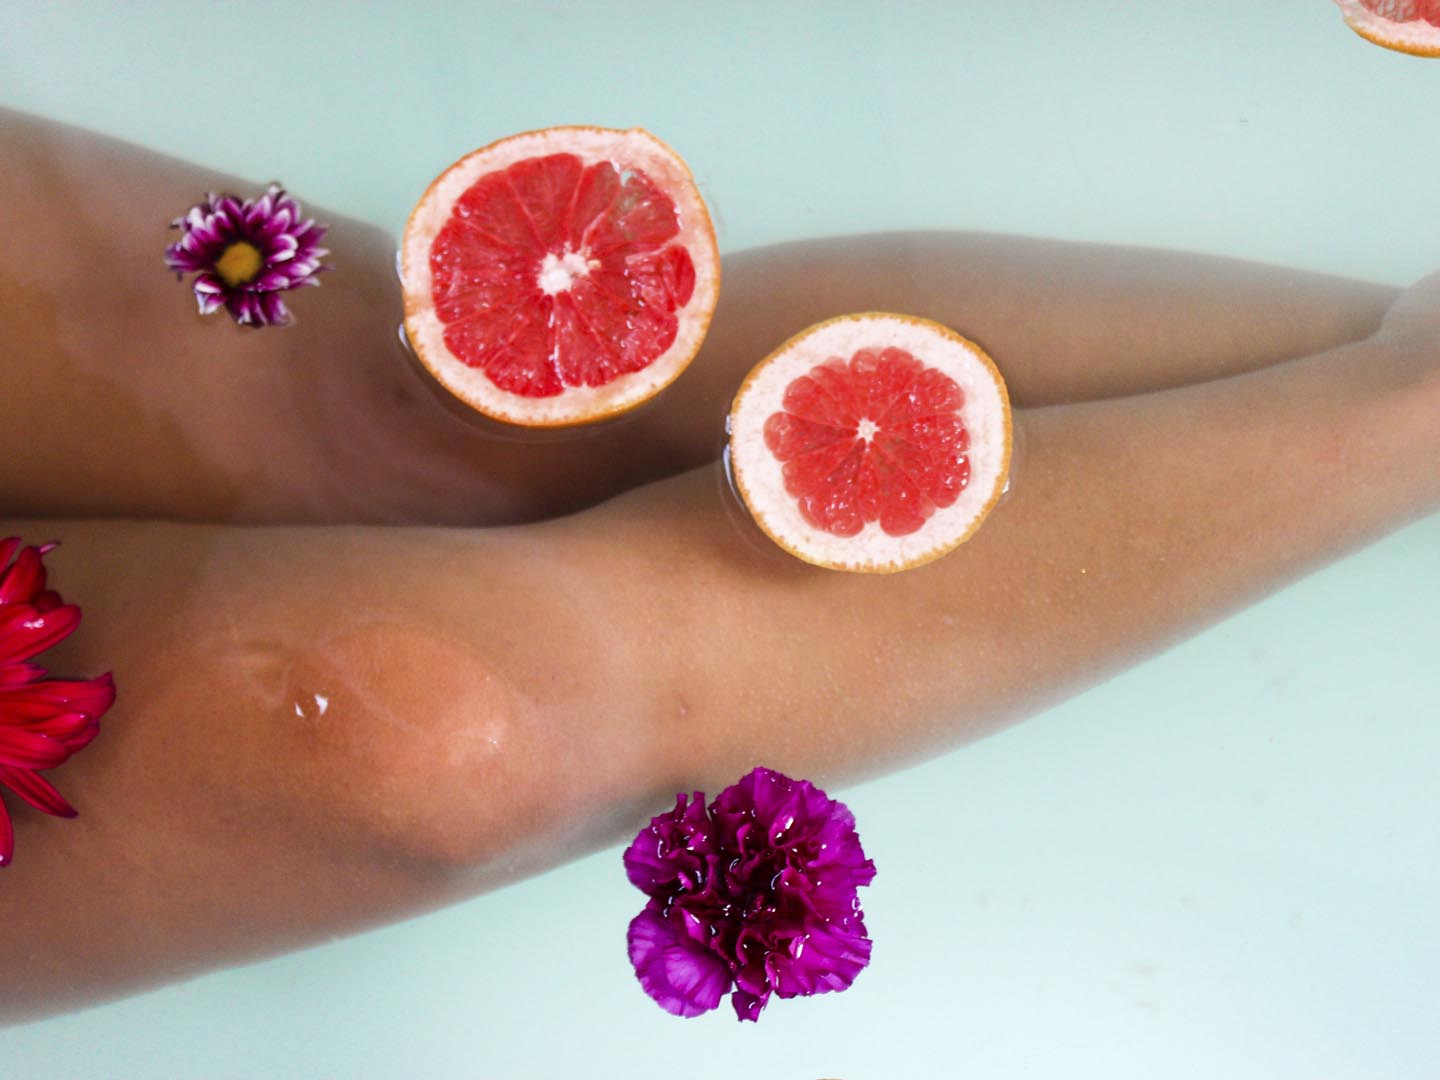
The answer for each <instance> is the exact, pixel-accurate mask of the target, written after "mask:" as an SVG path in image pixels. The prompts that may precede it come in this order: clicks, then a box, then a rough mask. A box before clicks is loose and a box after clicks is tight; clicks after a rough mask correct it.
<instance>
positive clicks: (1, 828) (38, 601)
mask: <svg viewBox="0 0 1440 1080" xmlns="http://www.w3.org/2000/svg"><path fill="white" fill-rule="evenodd" d="M54 546H55V545H54V544H47V545H46V546H44V547H21V546H20V540H19V538H18V537H13V536H12V537H10V538H9V539H8V540H0V787H4V788H9V789H10V790H11V791H13V792H14V793H15V794H16V795H18V796H20V798H22V799H24V800H25V801H26V802H27V803H29V804H30V805H31V806H33V807H35V809H37V810H41V811H43V812H44V813H47V814H54V815H56V816H57V817H74V816H75V809H74V808H73V807H72V806H71V805H70V804H69V803H68V802H66V801H65V799H64V797H62V796H61V794H60V793H59V792H58V791H56V790H55V787H54V785H53V784H51V783H50V781H48V780H46V779H45V778H44V777H43V776H41V775H40V771H41V770H43V769H53V768H55V766H57V765H62V764H64V763H65V761H66V760H67V759H68V758H69V757H70V755H71V754H73V753H75V752H76V751H78V750H82V749H84V748H85V747H86V746H87V745H89V743H90V740H91V739H93V738H94V737H95V735H96V733H97V732H98V731H99V730H100V717H101V716H102V715H103V714H104V712H105V710H106V709H108V708H110V705H111V703H112V702H113V701H114V700H115V685H114V682H113V681H112V680H111V678H110V676H109V675H108V674H107V675H101V676H99V677H98V678H95V679H82V680H74V679H50V678H47V677H46V671H45V669H44V668H42V667H40V666H39V665H37V664H34V663H32V662H31V661H32V658H33V657H35V656H37V655H38V654H40V653H42V652H44V651H45V650H46V649H48V648H50V647H51V646H52V645H56V644H58V643H59V642H61V641H63V640H65V638H67V637H69V636H70V634H71V633H72V632H73V631H74V629H75V627H77V626H78V625H80V609H79V608H78V607H76V606H75V605H74V604H67V603H65V602H64V601H63V600H61V599H60V597H59V595H58V594H57V593H55V592H54V590H51V589H47V588H46V587H45V566H44V563H43V562H42V561H41V560H42V557H43V556H44V555H45V554H46V552H48V551H49V550H50V549H51V548H53V547H54ZM17 552H18V554H17ZM12 560H13V561H12ZM14 852H15V833H14V829H13V827H12V826H11V823H10V814H9V811H8V810H6V808H5V803H4V800H3V799H0V866H5V865H8V864H9V862H10V858H11V856H12V855H13V854H14Z"/></svg>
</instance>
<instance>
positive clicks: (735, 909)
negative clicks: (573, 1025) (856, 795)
mask: <svg viewBox="0 0 1440 1080" xmlns="http://www.w3.org/2000/svg"><path fill="white" fill-rule="evenodd" d="M625 872H626V874H627V876H628V877H629V878H630V881H631V883H632V884H633V885H635V887H636V888H638V889H640V890H641V891H642V892H644V893H646V894H647V895H648V896H649V897H650V898H651V899H650V902H649V903H648V904H647V905H646V907H645V910H644V911H642V912H641V913H640V914H639V915H638V916H636V918H635V919H634V920H633V921H632V922H631V924H630V933H629V947H630V962H631V963H632V964H633V965H634V967H635V974H636V976H637V977H638V978H639V980H640V985H641V986H642V987H643V988H644V990H645V992H646V993H647V994H649V995H650V996H651V997H652V998H654V999H655V1001H656V1002H657V1003H659V1005H660V1006H661V1007H662V1008H664V1009H665V1010H666V1011H667V1012H671V1013H674V1014H675V1015H677V1016H698V1015H700V1014H701V1013H704V1012H708V1011H710V1010H711V1009H714V1008H716V1007H717V1006H718V1005H719V1002H720V998H721V997H722V996H723V995H724V994H725V993H726V992H727V991H729V992H731V996H730V1001H731V1004H732V1005H733V1006H734V1008H735V1014H736V1016H737V1017H739V1018H740V1019H741V1020H754V1019H756V1018H757V1017H758V1016H759V1015H760V1012H761V1010H762V1009H764V1007H765V1005H766V1003H767V1002H768V1001H769V999H770V996H771V995H772V994H775V995H778V996H779V997H782V998H789V997H801V996H808V995H811V994H823V993H828V992H830V991H835V990H844V989H846V988H847V987H848V986H850V984H851V983H852V982H854V980H855V977H856V976H857V975H859V973H860V972H861V971H862V970H863V969H864V968H865V966H866V964H868V963H869V962H870V948H871V942H870V939H869V937H868V936H867V935H866V931H865V922H864V918H863V914H862V912H861V908H860V900H859V896H858V894H857V892H856V890H857V889H858V888H860V887H861V886H864V885H869V884H870V882H871V881H872V880H873V879H874V877H875V864H874V863H873V862H871V861H870V860H869V859H867V858H866V857H865V852H864V850H863V849H862V848H861V846H860V837H859V835H858V834H857V833H856V831H855V819H854V817H853V816H852V815H851V813H850V811H849V810H848V809H846V807H845V806H844V804H842V803H839V802H836V801H835V800H833V799H831V798H829V797H828V796H826V794H825V793H824V792H823V791H821V790H820V789H819V788H817V787H815V785H813V784H811V783H809V782H808V781H805V780H791V779H790V778H789V777H786V776H782V775H781V774H780V773H777V772H774V771H773V770H770V769H764V768H760V769H755V770H753V771H752V772H751V773H749V774H748V775H747V776H745V777H744V778H743V779H741V780H740V782H739V783H737V784H734V785H732V786H730V787H728V788H726V789H725V790H724V791H722V792H721V793H720V794H719V795H718V796H717V797H716V798H715V800H714V802H712V803H711V804H710V805H709V807H708V808H707V807H706V806H705V797H704V795H703V794H701V793H700V792H695V793H694V794H692V795H690V796H688V797H687V796H685V795H683V794H682V795H679V796H677V797H676V801H675V808H674V809H673V810H671V811H669V812H668V813H665V814H661V815H659V816H658V817H656V818H654V819H652V820H651V822H650V824H649V825H648V826H647V827H646V828H644V829H642V830H641V831H640V833H639V835H638V836H636V837H635V840H634V842H633V843H632V844H631V845H630V847H629V848H628V849H627V850H626V852H625Z"/></svg>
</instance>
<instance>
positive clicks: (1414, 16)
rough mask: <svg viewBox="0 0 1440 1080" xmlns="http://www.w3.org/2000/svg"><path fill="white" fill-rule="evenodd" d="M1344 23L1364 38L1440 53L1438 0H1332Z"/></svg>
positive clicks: (1419, 51) (1407, 50)
mask: <svg viewBox="0 0 1440 1080" xmlns="http://www.w3.org/2000/svg"><path fill="white" fill-rule="evenodd" d="M1335 3H1336V4H1337V5H1338V6H1339V8H1340V11H1341V12H1342V13H1343V14H1344V16H1345V23H1346V25H1347V26H1349V27H1350V29H1351V30H1354V31H1355V33H1357V34H1359V35H1360V36H1361V37H1363V38H1364V39H1365V40H1366V41H1370V42H1373V43H1375V44H1376V45H1381V46H1384V47H1385V48H1387V49H1393V50H1395V51H1396V52H1403V53H1409V54H1410V55H1411V56H1431V57H1440V0H1335Z"/></svg>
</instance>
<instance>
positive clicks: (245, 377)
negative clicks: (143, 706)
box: [0, 111, 1394, 524]
mask: <svg viewBox="0 0 1440 1080" xmlns="http://www.w3.org/2000/svg"><path fill="white" fill-rule="evenodd" d="M0 161H4V163H5V168H4V169H3V170H0V236H4V237H5V243H4V245H3V247H0V357H3V358H4V364H5V386H4V391H5V392H4V393H3V394H0V507H5V508H7V509H8V510H9V511H10V512H12V513H22V514H34V515H63V516H76V515H102V516H108V515H126V516H141V517H169V518H179V519H190V520H210V521H236V522H293V523H304V522H416V523H429V524H483V523H505V522H516V521H524V520H533V519H536V518H542V517H548V516H552V515H555V514H560V513H563V512H566V511H569V510H573V509H576V508H579V507H582V506H586V505H591V504H593V503H596V502H599V501H601V500H603V499H605V498H608V497H609V496H611V495H614V494H616V493H617V492H620V491H624V490H627V489H629V488H631V487H634V486H636V485H638V484H641V483H645V482H648V481H651V480H655V479H658V478H660V477H663V476H667V475H673V474H675V473H678V472H681V471H683V470H685V469H688V468H693V467H695V466H698V465H701V464H704V463H706V462H709V461H713V460H715V458H716V457H717V456H718V451H719V447H720V442H721V433H722V425H723V417H724V414H725V412H726V410H727V409H728V406H729V402H730V398H731V396H732V395H733V393H734V392H735V389H736V388H737V387H738V385H739V383H740V380H741V377H742V376H743V374H744V373H745V372H746V371H748V370H749V368H750V367H751V366H752V365H753V364H754V363H755V362H756V361H757V360H758V359H759V358H760V357H762V356H764V355H765V354H766V353H768V352H769V351H770V350H771V349H773V348H774V347H776V346H777V345H778V344H779V343H780V342H781V341H783V340H784V339H785V338H787V337H788V336H790V335H791V334H793V333H795V332H796V331H798V330H800V329H802V328H803V327H804V326H806V325H807V324H809V323H811V322H814V321H817V320H819V319H821V318H825V317H828V316H831V315H835V314H839V313H843V312H846V311H855V310H865V309H892V310H900V311H904V312H909V313H914V314H919V315H927V316H930V317H932V318H935V319H938V320H940V321H941V322H944V323H947V324H949V325H951V326H954V327H955V328H956V329H958V330H960V331H961V332H962V333H965V334H967V335H968V336H970V337H972V338H974V339H975V340H977V341H978V342H979V343H980V344H982V345H983V346H984V347H985V348H986V349H988V350H989V351H990V352H991V353H992V354H993V355H994V356H995V358H996V360H997V362H998V363H999V364H1000V366H1001V369H1002V370H1003V371H1004V372H1005V373H1006V377H1007V379H1008V381H1009V383H1010V386H1011V389H1012V392H1013V395H1014V398H1015V400H1016V401H1017V403H1019V404H1021V405H1046V404H1053V403H1057V402H1062V401H1079V400H1091V399H1095V398H1103V397H1111V396H1117V395H1126V394H1135V393H1142V392H1146V391H1150V390H1154V389H1159V388H1163V387H1169V386H1176V385H1183V384H1186V383H1192V382H1196V381H1200V380H1204V379H1210V378H1215V377H1218V376H1222V375H1227V374H1233V373H1236V372H1240V371H1244V370H1249V369H1253V368H1258V367H1262V366H1265V365H1268V364H1272V363H1275V362H1276V361H1279V360H1283V359H1286V358H1288V357H1292V356H1299V355H1305V354H1308V353H1312V352H1315V351H1319V350H1321V349H1325V348H1329V347H1331V346H1333V345H1337V344H1341V343H1343V342H1346V341H1350V340H1353V339H1355V338H1358V337H1362V336H1364V335H1365V334H1367V333H1369V332H1370V331H1371V330H1372V329H1373V328H1374V326H1375V325H1376V323H1377V321H1378V319H1379V317H1380V314H1381V313H1382V312H1383V311H1384V309H1385V306H1386V305H1387V304H1388V303H1389V301H1390V299H1392V298H1393V295H1394V290H1389V289H1386V288H1383V287H1379V286H1373V285H1366V284H1361V283H1356V282H1350V281H1343V280H1339V279H1334V278H1326V277H1321V276H1317V275H1312V274H1303V273H1299V272H1295V271H1289V270H1277V269H1273V268H1267V267H1259V266H1252V265H1248V264H1243V263H1238V262H1233V261H1227V260H1221V259H1210V258H1202V257H1195V256H1185V255H1177V254H1170V253H1165V252H1156V251H1143V250H1134V249H1114V248H1103V247H1098V246H1087V245H1072V244H1062V243H1057V242H1052V241H1040V240H1021V239H1017V238H1010V237H989V236H975V235H965V234H939V235H922V234H915V235H901V236H874V237H857V238H850V239H835V240H825V241H815V242H809V243H802V244H792V245H785V246H781V247H777V248H768V249H762V250H758V251H754V252H746V253H742V254H739V255H736V256H732V257H731V258H729V259H728V260H727V262H726V267H725V282H724V285H723V288H722V296H721V301H720V307H719V310H718V312H717V314H716V317H715V320H714V323H713V327H712V331H711V334H710V337H709V339H708V341H707V343H706V345H705V348H704V350H703V352H702V354H701V355H700V356H699V357H698V358H697V359H696V361H695V363H694V365H693V366H692V367H691V369H690V370H689V371H688V372H687V373H686V374H685V375H684V376H683V377H682V378H681V379H680V381H679V382H678V383H677V384H676V385H675V386H674V387H672V388H671V389H670V390H669V391H668V392H667V393H665V394H664V395H662V396H661V397H660V399H659V400H658V401H657V402H655V403H654V404H653V405H652V406H651V407H649V408H647V409H645V410H643V411H641V412H640V413H639V415H636V416H634V417H633V418H630V419H627V420H624V421H621V422H618V423H614V424H611V425H608V426H604V427H601V428H598V429H595V430H593V431H588V432H584V433H582V434H578V435H574V436H570V437H565V438H561V439H558V440H556V439H550V440H548V441H547V440H540V441H536V440H534V439H530V440H528V441H526V440H523V439H522V440H520V441H516V440H514V439H504V438H497V437H495V436H494V435H493V434H492V433H491V432H489V431H487V430H485V429H483V428H481V427H480V426H479V425H477V424H476V423H474V422H472V421H469V420H466V419H463V418H459V417H457V415H456V413H455V411H454V410H453V409H452V408H449V407H447V406H446V405H445V404H443V403H442V398H443V391H437V390H435V389H434V388H433V387H432V385H431V384H430V383H429V382H428V381H427V379H426V378H425V377H423V376H422V375H420V374H419V373H418V372H417V371H416V370H415V369H414V368H413V367H412V366H411V364H410V363H409V362H408V361H407V360H406V359H405V357H404V356H403V354H402V352H401V350H400V349H399V347H398V346H397V344H396V341H397V338H396V332H397V328H398V326H399V323H400V297H399V289H398V285H397V282H396V280H395V275H394V248H393V243H392V241H391V240H390V239H389V238H387V237H386V236H384V235H383V234H382V233H380V232H379V231H378V230H375V229H373V228H371V227H368V226H365V225H361V224H359V223H356V222H351V221H345V220H342V219H337V218H336V217H335V216H334V215H332V214H328V213H326V212H324V211H320V210H318V209H316V208H313V207H307V210H308V211H311V212H314V213H315V214H316V215H317V217H318V218H319V219H320V220H322V221H329V222H330V223H331V224H332V226H333V227H332V229H331V231H330V234H329V235H328V236H327V238H326V241H325V243H326V245H327V246H328V247H330V248H331V249H332V250H333V254H332V255H331V257H330V258H329V260H328V261H329V262H331V263H332V264H333V265H334V267H335V269H334V270H333V272H330V273H327V274H325V275H323V277H322V280H323V283H324V284H323V286H322V288H320V289H317V290H307V291H306V292H304V293H302V294H301V295H299V296H298V297H297V298H296V300H295V302H294V304H293V306H294V308H295V309H296V311H297V313H298V319H297V323H296V325H295V326H293V327H290V328H286V329H284V330H264V331H259V332H255V331H242V330H240V329H237V328H235V327H233V326H230V325H227V321H226V318H225V316H223V315H216V316H212V317H210V318H209V319H201V318H199V317H198V316H196V315H195V314H194V301H193V299H192V298H191V296H190V294H189V290H188V288H187V287H185V286H182V285H180V284H178V283H177V282H176V281H175V280H174V277H173V275H172V274H170V273H169V272H168V271H166V270H165V268H164V266H163V263H162V260H161V252H162V250H163V248H164V246H165V244H166V243H167V242H169V241H170V240H173V239H174V235H175V234H173V233H171V232H169V231H168V230H167V229H166V225H167V223H168V222H169V221H170V220H171V219H172V218H174V217H176V216H177V215H179V214H180V213H182V212H183V211H184V210H185V208H186V207H188V206H189V205H190V204H192V203H193V202H194V201H195V200H196V199H197V198H199V197H200V196H201V195H202V194H203V193H204V192H206V191H208V190H234V191H239V192H242V193H243V192H247V191H254V190H257V185H255V184H245V183H242V182H240V181H236V180H234V179H233V178H230V177H225V176H220V175H217V174H215V173H212V172H207V171H205V170H203V169H199V168H196V167H194V166H191V165H186V164H183V163H181V162H177V161H174V160H171V159H168V158H164V157H161V156H159V155H156V154H154V153H151V152H148V151H145V150H142V149H140V148H138V147H134V146H130V145H128V144H124V143H120V142H117V141H115V140H112V139H107V138H102V137H99V136H96V135H93V134H90V133H87V132H83V131H78V130H76V129H73V128H68V127H63V126H60V125H55V124H50V123H47V122H43V121H39V120H35V119H33V118H28V117H24V116H20V115H18V114H15V113H9V112H4V111H0ZM443 164H444V163H443V162H432V163H430V164H428V165H421V166H420V167H421V168H422V169H424V170H432V169H438V168H439V167H440V166H441V165H443ZM425 178H426V177H425V174H421V175H419V176H417V180H423V179H425Z"/></svg>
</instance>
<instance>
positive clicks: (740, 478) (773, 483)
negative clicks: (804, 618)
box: [729, 313, 1011, 573]
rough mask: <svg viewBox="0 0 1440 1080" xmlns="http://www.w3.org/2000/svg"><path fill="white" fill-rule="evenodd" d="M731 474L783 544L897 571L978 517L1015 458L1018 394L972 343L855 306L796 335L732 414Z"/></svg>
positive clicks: (832, 561)
mask: <svg viewBox="0 0 1440 1080" xmlns="http://www.w3.org/2000/svg"><path fill="white" fill-rule="evenodd" d="M729 428H730V447H729V449H730V470H731V474H732V476H733V479H734V482H735V487H736V489H737V490H738V491H739V493H740V497H741V498H742V499H743V500H744V502H745V505H746V507H747V508H748V509H749V511H750V514H751V516H752V517H753V518H754V519H755V521H756V523H757V524H758V525H759V526H760V528H761V529H762V530H764V532H765V533H766V534H768V535H769V536H770V538H771V539H772V540H774V541H775V542H776V543H777V544H779V545H780V546H781V547H782V548H784V549H785V550H786V551H788V552H790V553H791V554H792V555H795V556H797V557H798V558H801V559H804V560H805V561H806V562H810V563H814V564H816V565H818V566H826V567H830V568H832V569H836V570H856V571H866V572H872V573H891V572H894V571H897V570H905V569H908V568H910V567H912V566H919V565H921V564H922V563H927V562H930V561H931V560H933V559H938V558H939V557H940V556H941V555H944V554H945V553H946V552H948V551H951V550H952V549H954V548H955V547H957V546H958V545H960V544H961V543H963V542H964V541H965V540H967V539H968V538H969V537H970V536H971V534H973V533H974V531H975V530H976V529H977V528H978V527H979V525H980V523H981V521H983V520H984V518H985V516H986V515H987V514H988V513H989V512H990V510H991V509H992V508H993V507H994V505H995V503H996V502H997V501H998V500H999V498H1000V495H1001V493H1002V492H1003V491H1004V488H1005V482H1006V478H1007V475H1008V473H1009V468H1010V445H1011V421H1010V400H1009V396H1008V394H1007V393H1006V390H1005V382H1004V380H1003V379H1002V378H1001V377H1000V373H999V371H998V370H996V368H995V365H994V363H993V362H992V361H991V360H990V358H989V357H988V356H986V355H985V353H984V351H983V350H981V349H980V347H979V346H977V345H975V344H974V343H973V342H970V341H967V340H966V339H965V338H963V337H961V336H960V335H959V334H957V333H955V332H954V331H952V330H949V329H947V328H946V327H943V326H941V325H940V324H938V323H933V322H930V321H928V320H925V319H917V318H913V317H911V316H908V315H889V314H881V313H870V314H862V315H844V316H841V317H839V318H836V319H831V320H829V321H827V322H823V323H820V324H818V325H816V326H812V327H810V329H808V330H805V331H803V332H802V333H800V334H798V335H797V336H795V337H793V338H791V339H790V340H789V341H787V342H786V343H785V344H784V345H782V346H781V347H780V348H779V349H777V350H776V351H775V352H774V353H772V354H771V355H770V356H768V357H766V358H765V359H764V360H762V361H761V362H760V363H759V364H758V365H756V367H755V368H754V370H752V371H751V372H750V374H749V376H747V377H746V379H745V382H744V384H743V385H742V386H741V387H740V391H739V393H738V394H736V396H735V401H734V404H733V406H732V407H731V410H730V420H729Z"/></svg>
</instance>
